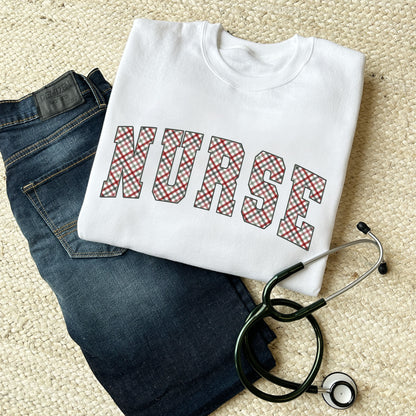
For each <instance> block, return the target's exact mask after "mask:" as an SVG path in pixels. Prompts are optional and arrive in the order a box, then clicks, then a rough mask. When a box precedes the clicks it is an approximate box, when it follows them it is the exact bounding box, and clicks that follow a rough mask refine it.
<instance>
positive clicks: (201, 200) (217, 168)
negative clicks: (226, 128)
mask: <svg viewBox="0 0 416 416" xmlns="http://www.w3.org/2000/svg"><path fill="white" fill-rule="evenodd" d="M208 151H209V153H210V157H209V160H208V164H207V170H206V172H205V176H204V180H203V183H202V187H201V189H200V190H199V191H198V192H197V194H196V199H195V204H194V206H195V207H196V208H201V209H206V210H209V209H210V207H211V203H212V198H213V196H214V191H215V186H216V185H217V184H218V185H220V186H221V194H220V198H219V201H218V205H217V213H219V214H223V215H227V216H229V217H230V216H231V215H232V214H233V210H234V204H235V200H234V199H233V198H234V193H235V190H236V187H237V179H238V177H239V175H240V170H241V165H242V163H243V159H244V148H243V145H242V144H241V143H238V142H234V141H231V140H226V139H222V138H221V137H215V136H212V138H211V143H210V145H209V149H208Z"/></svg>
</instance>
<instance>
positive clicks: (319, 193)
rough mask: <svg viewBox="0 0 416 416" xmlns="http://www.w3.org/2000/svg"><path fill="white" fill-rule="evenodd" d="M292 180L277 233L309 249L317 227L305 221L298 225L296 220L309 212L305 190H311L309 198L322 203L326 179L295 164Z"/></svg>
mask: <svg viewBox="0 0 416 416" xmlns="http://www.w3.org/2000/svg"><path fill="white" fill-rule="evenodd" d="M292 182H293V185H292V191H291V193H290V196H289V201H288V204H287V208H286V213H285V216H284V218H283V219H282V220H281V221H280V224H279V229H278V230H277V235H278V236H279V237H282V238H284V239H286V240H288V241H290V242H292V243H294V244H296V245H297V246H299V247H301V248H303V249H304V250H309V247H310V245H311V242H312V235H313V231H314V229H315V227H313V226H312V225H310V224H308V223H307V222H305V221H303V222H302V225H301V226H300V227H298V226H297V225H296V222H297V219H298V217H303V218H305V217H306V214H307V212H308V207H309V202H308V201H307V200H306V199H304V197H303V196H304V192H305V190H306V189H309V190H310V194H309V199H311V200H312V201H314V202H317V203H318V204H320V203H321V202H322V197H323V194H324V190H325V186H326V180H325V179H323V178H321V177H320V176H318V175H316V174H315V173H312V172H310V171H309V170H306V169H304V168H302V167H301V166H298V165H295V167H294V169H293V174H292Z"/></svg>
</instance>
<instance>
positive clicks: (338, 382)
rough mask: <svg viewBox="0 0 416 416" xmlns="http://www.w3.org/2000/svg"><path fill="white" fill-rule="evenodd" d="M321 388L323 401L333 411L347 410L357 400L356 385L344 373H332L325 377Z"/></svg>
mask: <svg viewBox="0 0 416 416" xmlns="http://www.w3.org/2000/svg"><path fill="white" fill-rule="evenodd" d="M322 388H323V389H325V390H326V391H325V392H324V393H322V396H323V398H324V400H325V401H326V402H327V403H328V404H329V405H330V406H331V407H333V408H334V409H339V410H343V409H348V408H349V407H351V406H352V405H353V403H354V401H355V399H356V398H357V393H358V390H357V385H356V384H355V382H354V380H353V379H352V378H351V377H350V376H349V375H348V374H345V373H332V374H330V375H329V376H326V377H325V379H324V381H323V383H322Z"/></svg>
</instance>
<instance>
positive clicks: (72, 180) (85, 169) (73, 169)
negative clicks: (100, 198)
mask: <svg viewBox="0 0 416 416" xmlns="http://www.w3.org/2000/svg"><path fill="white" fill-rule="evenodd" d="M94 155H95V148H93V149H91V150H89V151H87V152H85V153H83V154H82V155H80V156H79V157H77V158H76V159H75V160H71V161H70V162H68V163H66V164H64V165H63V166H60V167H59V168H57V169H55V170H53V171H50V172H47V173H46V174H44V175H42V176H41V177H39V178H36V179H35V180H33V181H31V182H30V183H28V184H27V185H25V186H24V187H23V188H22V191H23V192H24V194H25V195H26V196H27V197H28V198H29V200H30V202H31V203H32V205H33V206H34V207H35V209H36V211H37V212H38V213H39V215H40V216H41V217H42V218H43V220H44V221H45V222H46V224H47V225H48V227H49V228H50V230H51V231H52V233H53V234H54V235H55V236H56V238H57V239H58V240H59V241H60V243H61V244H62V246H63V248H64V249H65V250H66V252H67V253H68V254H69V256H70V257H71V258H88V257H112V256H119V255H121V254H123V253H124V252H125V251H126V249H124V248H119V247H114V246H111V245H108V244H104V243H95V242H91V241H86V240H81V239H80V238H79V237H78V232H77V219H78V215H79V212H80V210H81V205H82V202H83V198H84V194H85V191H86V188H87V183H88V178H89V174H90V171H91V167H92V162H93V159H94Z"/></svg>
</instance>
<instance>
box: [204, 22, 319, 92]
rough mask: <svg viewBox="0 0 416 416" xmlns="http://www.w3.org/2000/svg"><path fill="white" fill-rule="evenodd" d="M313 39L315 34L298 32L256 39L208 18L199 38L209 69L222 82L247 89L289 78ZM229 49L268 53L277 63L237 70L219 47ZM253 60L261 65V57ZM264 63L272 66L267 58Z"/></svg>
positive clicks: (305, 59)
mask: <svg viewBox="0 0 416 416" xmlns="http://www.w3.org/2000/svg"><path fill="white" fill-rule="evenodd" d="M314 43H315V38H313V37H309V38H305V37H303V36H300V35H297V34H296V35H294V36H293V37H291V38H289V39H287V40H284V41H282V42H278V43H256V42H252V41H249V40H245V39H241V38H237V37H235V36H233V35H231V34H230V33H229V32H227V31H226V30H224V28H223V27H222V25H221V24H220V23H209V22H203V28H202V38H201V47H202V53H203V56H204V59H205V62H206V64H207V66H208V67H209V69H210V70H211V71H212V72H213V73H214V74H215V75H216V76H217V77H218V78H220V79H221V80H222V81H223V82H226V83H227V84H229V85H231V86H233V87H235V88H237V89H244V90H249V91H260V90H267V89H271V88H276V87H279V86H282V85H284V84H287V83H288V82H290V81H292V80H293V79H294V78H295V77H296V76H297V75H298V74H299V73H300V72H301V70H302V69H303V67H304V66H305V65H306V63H307V62H308V60H309V59H310V57H311V56H312V53H313V48H314ZM231 49H241V50H245V51H246V52H247V53H248V54H249V55H250V59H253V60H254V59H255V58H256V57H258V58H264V57H267V58H268V60H269V61H270V58H272V59H273V61H275V62H278V63H279V66H276V68H275V69H274V70H270V69H269V70H266V71H262V72H261V73H256V74H252V73H250V74H249V73H247V72H244V71H240V70H238V69H236V68H233V66H232V65H230V64H229V63H228V62H227V60H226V59H225V57H224V55H223V53H221V50H223V51H225V52H226V51H230V50H231ZM284 56H285V58H284V61H282V57H284ZM279 57H280V62H279ZM266 61H267V60H266ZM253 63H255V64H256V65H259V66H260V65H261V64H262V61H261V59H258V60H257V61H253ZM263 64H264V67H266V66H268V67H270V66H271V65H270V62H267V63H266V62H264V63H263Z"/></svg>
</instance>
